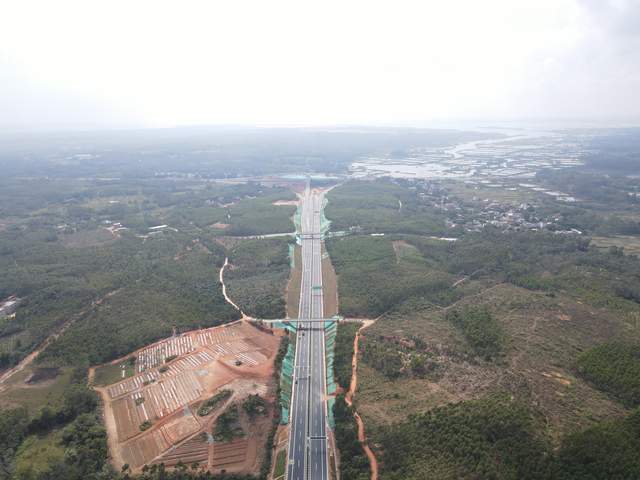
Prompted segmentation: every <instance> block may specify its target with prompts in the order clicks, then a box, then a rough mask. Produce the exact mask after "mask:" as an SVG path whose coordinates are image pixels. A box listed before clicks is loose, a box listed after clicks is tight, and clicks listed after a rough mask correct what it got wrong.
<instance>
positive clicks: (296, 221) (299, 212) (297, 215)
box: [293, 202, 302, 232]
mask: <svg viewBox="0 0 640 480" xmlns="http://www.w3.org/2000/svg"><path fill="white" fill-rule="evenodd" d="M293 223H294V224H295V226H296V232H301V231H302V202H298V208H296V213H294V214H293Z"/></svg>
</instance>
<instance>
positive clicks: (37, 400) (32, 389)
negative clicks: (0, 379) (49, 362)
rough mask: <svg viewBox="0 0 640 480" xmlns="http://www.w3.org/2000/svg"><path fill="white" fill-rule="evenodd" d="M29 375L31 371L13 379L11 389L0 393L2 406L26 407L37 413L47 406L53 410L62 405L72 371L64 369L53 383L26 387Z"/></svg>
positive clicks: (23, 372) (28, 370) (19, 374)
mask: <svg viewBox="0 0 640 480" xmlns="http://www.w3.org/2000/svg"><path fill="white" fill-rule="evenodd" d="M29 375H31V369H26V370H25V371H22V372H20V373H18V374H16V375H15V376H14V377H12V378H11V382H10V383H9V385H10V388H8V389H7V390H5V391H4V392H2V393H0V404H2V405H14V406H21V407H26V408H27V409H28V410H29V411H30V412H36V411H37V410H38V409H40V408H41V407H43V406H45V405H48V406H50V407H52V408H56V407H59V406H60V405H62V403H63V399H64V394H65V392H66V391H67V390H68V388H69V386H70V385H71V383H72V376H73V371H72V369H70V368H63V369H62V370H61V373H60V374H59V375H58V376H57V377H56V378H55V379H53V381H48V382H43V383H42V384H37V383H36V384H34V385H25V384H24V380H25V379H26V378H27V377H28V376H29Z"/></svg>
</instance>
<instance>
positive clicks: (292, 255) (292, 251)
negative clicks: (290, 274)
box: [287, 243, 296, 270]
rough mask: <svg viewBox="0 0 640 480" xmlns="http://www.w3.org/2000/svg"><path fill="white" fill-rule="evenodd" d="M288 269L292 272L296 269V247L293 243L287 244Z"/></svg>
mask: <svg viewBox="0 0 640 480" xmlns="http://www.w3.org/2000/svg"><path fill="white" fill-rule="evenodd" d="M287 246H288V247H289V268H290V269H291V270H293V269H294V268H296V245H295V243H289V244H288V245H287Z"/></svg>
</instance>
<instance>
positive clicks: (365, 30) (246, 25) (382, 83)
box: [0, 0, 640, 128]
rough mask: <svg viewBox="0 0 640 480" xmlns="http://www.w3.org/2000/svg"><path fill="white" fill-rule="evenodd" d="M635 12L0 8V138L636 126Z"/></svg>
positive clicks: (131, 3)
mask: <svg viewBox="0 0 640 480" xmlns="http://www.w3.org/2000/svg"><path fill="white" fill-rule="evenodd" d="M639 92H640V0H482V1H480V0H467V1H463V0H446V1H445V0H441V1H437V0H417V1H405V0H389V1H375V0H366V1H354V0H339V1H333V0H322V1H304V0H292V1H279V0H255V1H249V0H207V1H188V0H180V1H170V2H169V1H161V0H160V1H159V0H153V1H142V0H127V1H118V0H115V1H114V0H108V1H104V0H101V1H92V0H79V1H71V0H55V1H51V0H45V1H39V2H38V1H31V0H15V1H14V0H7V1H3V2H1V4H0V126H3V127H5V128H6V127H9V128H11V127H30V126H33V127H36V126H37V127H41V126H49V127H60V126H74V127H76V126H86V127H90V126H113V125H144V126H172V125H191V124H220V123H222V124H230V123H248V124H345V123H347V124H348V123H361V124H367V123H372V124H407V123H408V124H412V123H413V124H419V123H423V122H425V121H429V120H432V119H446V118H460V117H463V118H464V117H482V118H494V117H592V118H608V117H631V118H634V119H637V118H638V117H640V93H639Z"/></svg>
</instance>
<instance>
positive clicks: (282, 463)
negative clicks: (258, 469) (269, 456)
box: [273, 450, 287, 479]
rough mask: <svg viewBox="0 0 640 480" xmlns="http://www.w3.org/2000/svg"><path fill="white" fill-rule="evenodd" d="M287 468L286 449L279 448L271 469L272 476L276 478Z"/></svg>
mask: <svg viewBox="0 0 640 480" xmlns="http://www.w3.org/2000/svg"><path fill="white" fill-rule="evenodd" d="M286 468H287V451H286V450H280V451H279V452H278V455H277V456H276V465H275V467H274V469H273V478H274V479H278V478H280V477H282V476H283V475H284V474H285V471H286Z"/></svg>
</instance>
